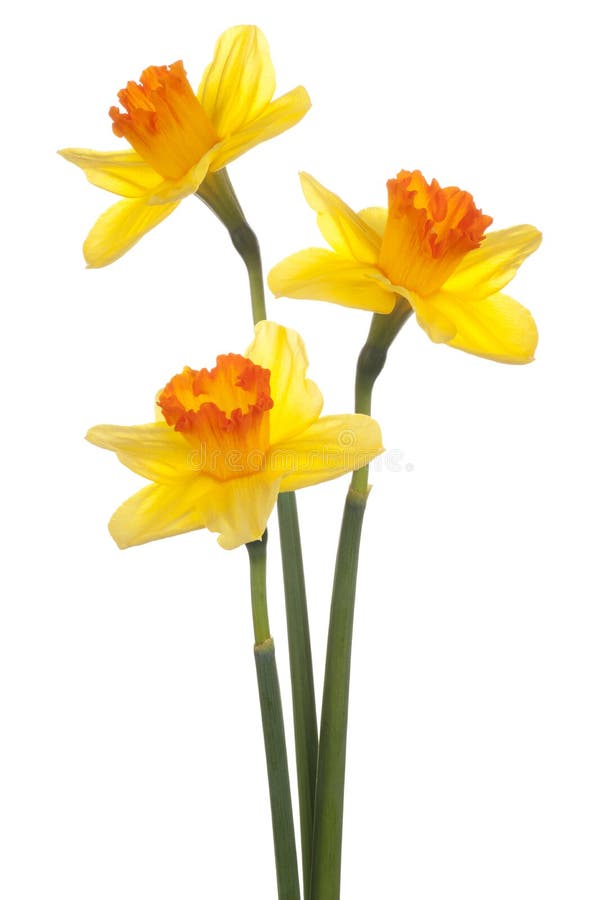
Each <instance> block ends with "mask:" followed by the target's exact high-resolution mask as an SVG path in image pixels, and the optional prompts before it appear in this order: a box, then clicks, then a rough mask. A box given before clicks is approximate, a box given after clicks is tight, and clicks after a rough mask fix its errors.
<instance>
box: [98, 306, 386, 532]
mask: <svg viewBox="0 0 600 900" xmlns="http://www.w3.org/2000/svg"><path fill="white" fill-rule="evenodd" d="M307 366H308V361H307V358H306V351H305V349H304V344H303V342H302V339H301V338H300V336H299V335H298V334H296V332H295V331H291V330H289V329H287V328H284V327H283V326H281V325H276V324H275V323H274V322H268V321H263V322H260V323H259V324H258V325H257V326H256V329H255V337H254V341H253V343H252V344H251V345H250V347H249V348H248V351H247V353H246V355H245V356H240V355H238V354H228V355H224V356H219V357H218V358H217V365H216V367H215V368H214V369H212V370H210V371H208V370H207V369H201V370H199V371H196V370H193V369H190V368H185V369H184V370H183V372H181V373H180V374H179V375H175V377H174V378H172V379H171V381H170V382H169V383H168V384H167V386H166V387H165V388H164V389H163V390H162V391H161V393H160V394H159V397H158V401H157V403H158V408H159V409H160V411H161V416H160V421H156V422H152V423H150V424H148V425H133V426H129V427H127V426H124V427H122V426H118V425H98V426H96V427H95V428H92V429H91V430H90V431H89V432H88V434H87V439H88V440H89V441H91V443H92V444H96V445H97V446H98V447H103V448H104V449H106V450H113V451H114V452H115V453H116V454H117V456H118V458H119V459H120V460H121V462H122V463H123V464H124V465H126V466H128V468H130V469H132V470H133V471H134V472H137V473H138V474H139V475H142V476H144V477H145V478H148V479H150V480H151V481H152V482H153V483H152V484H151V485H149V486H147V487H145V488H143V489H142V490H141V491H139V493H137V494H135V495H134V496H133V497H131V498H130V499H129V500H127V501H126V502H125V503H124V504H123V505H122V506H121V507H120V508H119V509H118V510H117V511H116V513H115V514H114V516H113V517H112V519H111V522H110V525H109V529H110V532H111V534H112V536H113V538H114V539H115V541H116V542H117V544H118V545H119V547H131V546H133V545H135V544H143V543H146V542H147V541H154V540H157V539H158V538H164V537H168V536H170V535H174V534H181V533H183V532H186V531H193V530H195V529H197V528H208V529H209V530H210V531H215V532H218V533H219V534H220V537H219V543H220V544H221V546H222V547H225V548H227V549H231V548H233V547H237V546H239V545H240V544H244V543H248V542H249V541H254V540H257V539H259V538H260V537H261V535H262V534H263V532H264V530H265V527H266V524H267V519H268V518H269V515H270V513H271V510H272V509H273V506H274V504H275V501H276V499H277V495H278V493H279V492H280V491H295V490H297V489H298V488H302V487H306V486H308V485H311V484H317V483H318V482H321V481H328V480H329V479H331V478H337V477H338V476H339V475H343V474H345V473H346V472H350V471H352V470H354V469H357V468H360V467H361V466H364V465H366V464H367V463H368V462H370V461H371V460H372V459H373V458H374V457H375V456H377V455H378V454H379V453H381V451H382V446H381V432H380V430H379V426H378V425H377V423H376V422H375V421H374V420H373V419H371V418H370V417H369V416H364V415H338V416H323V417H321V416H320V413H321V408H322V405H323V398H322V396H321V393H320V391H319V389H318V388H317V386H316V385H315V384H314V383H313V382H312V381H310V380H309V379H307V378H306V369H307Z"/></svg>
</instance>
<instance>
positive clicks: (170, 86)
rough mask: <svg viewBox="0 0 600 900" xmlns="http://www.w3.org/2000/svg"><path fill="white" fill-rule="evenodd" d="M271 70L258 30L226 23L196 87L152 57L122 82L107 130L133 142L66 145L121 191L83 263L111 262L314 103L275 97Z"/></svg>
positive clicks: (95, 176)
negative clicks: (107, 146)
mask: <svg viewBox="0 0 600 900" xmlns="http://www.w3.org/2000/svg"><path fill="white" fill-rule="evenodd" d="M274 92H275V72H274V69H273V64H272V62H271V57H270V54H269V47H268V44H267V42H266V40H265V37H264V35H263V34H262V32H261V31H260V30H259V29H258V28H256V27H255V26H251V25H239V26H236V27H235V28H229V29H228V30H227V31H225V32H224V33H223V34H222V35H221V37H220V38H219V40H218V41H217V45H216V48H215V55H214V58H213V61H212V62H211V63H210V65H209V66H208V67H207V69H206V71H205V72H204V76H203V78H202V81H201V83H200V87H199V88H198V92H197V94H194V91H193V90H192V87H191V85H190V83H189V82H188V80H187V77H186V73H185V70H184V68H183V63H182V62H176V63H173V65H171V66H150V67H149V68H148V69H145V70H144V71H143V72H142V75H141V77H140V83H139V84H136V83H135V82H133V81H130V82H129V83H128V84H127V87H126V88H124V89H123V90H122V91H119V95H118V96H119V101H120V103H121V104H122V106H123V107H124V109H125V112H122V111H121V110H119V109H118V108H117V107H116V106H113V107H112V108H111V109H110V117H111V119H112V121H113V131H114V133H115V134H116V135H117V136H118V137H124V138H126V139H127V141H129V143H130V144H131V146H132V148H133V149H132V150H121V151H117V152H108V153H99V152H97V151H95V150H78V149H69V150H62V151H60V152H61V155H62V156H64V157H65V159H67V160H69V162H72V163H75V165H77V166H79V167H80V168H81V169H83V171H84V172H85V174H86V175H87V178H88V180H89V181H91V183H92V184H95V185H97V186H98V187H101V188H104V189H105V190H107V191H111V192H112V193H113V194H118V195H119V196H120V197H124V198H126V199H124V200H121V201H120V202H119V203H117V204H116V205H114V206H111V207H110V209H108V210H107V212H105V213H104V214H103V215H102V216H100V218H99V219H98V221H97V222H96V224H95V225H94V227H93V228H92V230H91V231H90V233H89V235H88V237H87V240H86V241H85V244H84V247H83V251H84V256H85V259H86V262H87V264H88V265H89V266H92V267H98V266H105V265H107V264H108V263H111V262H114V260H116V259H118V258H119V257H120V256H122V255H123V253H125V252H126V251H127V250H129V249H130V247H132V246H133V245H134V244H135V243H136V242H137V241H139V239H140V238H141V237H142V236H143V235H144V234H146V232H148V231H150V229H151V228H154V226H155V225H158V223H159V222H162V220H163V219H165V218H166V217H167V216H168V215H169V214H170V213H172V212H173V210H174V209H175V208H176V207H177V205H178V204H179V202H180V201H181V200H182V199H183V198H184V197H187V196H188V195H189V194H193V193H194V192H195V191H196V190H198V188H199V186H200V185H201V184H202V182H203V181H204V179H205V178H206V176H207V174H208V173H209V172H216V171H218V170H219V169H222V168H223V167H224V166H226V165H227V164H228V163H230V162H231V161H232V160H234V159H236V158H237V157H238V156H241V154H242V153H245V152H246V150H249V149H250V148H251V147H254V146H255V145H256V144H260V143H261V142H262V141H266V140H268V139H269V138H272V137H275V135H278V134H280V133H281V132H282V131H285V130H286V129H288V128H291V127H292V125H295V124H296V122H298V121H299V120H300V119H301V118H302V117H303V116H304V115H305V113H306V112H307V111H308V109H309V108H310V99H309V97H308V94H307V93H306V91H305V89H304V88H303V87H297V88H295V90H293V91H290V92H289V93H287V94H284V95H283V96H282V97H279V99H277V100H273V99H272V97H273V94H274Z"/></svg>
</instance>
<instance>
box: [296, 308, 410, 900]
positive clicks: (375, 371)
mask: <svg viewBox="0 0 600 900" xmlns="http://www.w3.org/2000/svg"><path fill="white" fill-rule="evenodd" d="M410 314H411V308H410V306H409V305H408V303H407V301H406V300H404V299H403V298H399V299H398V302H397V304H396V308H395V309H394V311H393V312H392V313H390V314H389V315H387V316H382V315H378V314H376V315H374V316H373V319H372V322H371V329H370V331H369V334H368V337H367V340H366V342H365V345H364V347H363V348H362V350H361V352H360V354H359V357H358V361H357V364H356V385H355V409H356V412H359V413H364V414H366V415H369V414H370V412H371V397H372V393H373V386H374V384H375V381H376V380H377V378H378V376H379V374H380V373H381V371H382V369H383V367H384V365H385V360H386V356H387V351H388V349H389V347H390V345H391V343H392V341H393V340H394V338H395V337H396V335H397V334H398V332H399V331H400V329H401V328H402V326H403V324H404V323H405V322H406V320H407V319H408V317H409V316H410ZM368 480H369V467H368V466H364V467H363V468H362V469H358V470H357V471H356V472H354V474H353V476H352V482H351V484H350V488H349V490H348V495H347V497H346V504H345V507H344V514H343V517H342V526H341V531H340V540H339V544H338V552H337V558H336V564H335V575H334V579H333V592H332V598H331V612H330V618H329V634H328V639H327V658H326V663H325V681H324V685H323V705H322V708H321V730H320V734H319V758H318V767H317V782H316V790H315V824H314V833H313V858H312V878H311V894H310V897H311V900H339V896H340V878H341V867H342V827H343V817H344V780H345V774H346V737H347V732H348V700H349V693H350V662H351V656H352V628H353V624H354V605H355V599H356V578H357V574H358V556H359V550H360V537H361V530H362V523H363V517H364V513H365V507H366V504H367V497H368V494H369V484H368Z"/></svg>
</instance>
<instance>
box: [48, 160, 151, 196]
mask: <svg viewBox="0 0 600 900" xmlns="http://www.w3.org/2000/svg"><path fill="white" fill-rule="evenodd" d="M58 152H59V154H60V156H62V157H63V158H64V159H66V160H67V161H68V162H71V163H74V165H76V166H79V168H80V169H83V171H84V172H85V175H86V177H87V180H88V181H89V182H91V183H92V184H95V185H96V186H97V187H101V188H104V190H105V191H111V193H113V194H118V195H119V196H120V197H129V198H135V197H144V196H146V194H148V193H152V191H153V190H154V189H155V188H156V187H158V185H160V184H161V182H162V181H163V178H162V176H161V175H159V174H158V172H155V171H154V169H153V168H151V166H149V165H148V163H147V162H144V160H143V159H142V158H141V156H138V154H137V153H136V152H135V151H134V150H122V151H120V152H119V153H110V152H109V153H100V152H98V151H97V150H83V149H74V148H69V149H66V150H59V151H58Z"/></svg>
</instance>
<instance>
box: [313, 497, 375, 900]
mask: <svg viewBox="0 0 600 900" xmlns="http://www.w3.org/2000/svg"><path fill="white" fill-rule="evenodd" d="M366 502H367V493H366V492H364V493H359V492H357V491H355V490H354V489H353V488H350V490H349V491H348V496H347V498H346V505H345V508H344V515H343V518H342V529H341V534H340V542H339V545H338V553H337V559H336V564H335V577H334V587H333V595H332V599H331V615H330V619H329V636H328V640H327V661H326V665H325V683H324V688H323V706H322V709H321V731H320V736H319V764H318V769H317V784H316V793H315V828H314V835H313V862H312V881H311V891H312V892H311V895H310V896H311V898H312V900H338V898H339V896H340V874H341V865H342V821H343V815H344V778H345V772H346V734H347V728H348V694H349V690H350V657H351V651H352V625H353V621H354V597H355V593H356V575H357V571H358V550H359V546H360V533H361V528H362V521H363V516H364V511H365V506H366Z"/></svg>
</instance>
